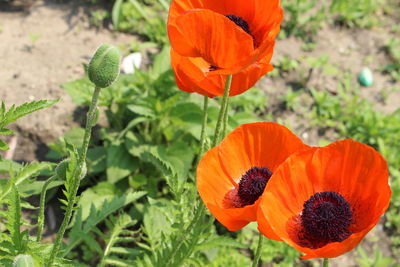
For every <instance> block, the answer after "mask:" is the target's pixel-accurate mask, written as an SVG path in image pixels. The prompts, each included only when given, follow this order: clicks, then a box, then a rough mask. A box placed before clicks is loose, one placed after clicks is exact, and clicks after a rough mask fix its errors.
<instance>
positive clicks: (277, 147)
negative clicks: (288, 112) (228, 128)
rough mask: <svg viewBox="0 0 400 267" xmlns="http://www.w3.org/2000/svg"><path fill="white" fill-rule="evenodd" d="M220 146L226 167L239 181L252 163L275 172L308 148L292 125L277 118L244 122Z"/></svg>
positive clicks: (252, 165)
mask: <svg viewBox="0 0 400 267" xmlns="http://www.w3.org/2000/svg"><path fill="white" fill-rule="evenodd" d="M219 147H220V153H219V157H220V161H221V162H222V165H223V168H224V169H225V170H226V172H227V173H228V175H229V176H230V177H232V178H233V179H234V180H235V181H236V182H238V180H239V179H240V178H241V176H242V175H243V174H244V173H245V172H246V171H247V170H248V169H250V168H251V167H267V168H268V169H270V170H271V171H272V172H274V170H275V169H276V168H277V167H278V166H279V165H280V164H281V163H282V162H283V161H284V160H285V159H286V158H287V157H289V156H290V155H291V154H293V153H295V152H297V151H300V150H303V149H307V148H308V146H307V145H305V144H304V143H303V142H302V141H301V140H300V139H299V138H298V137H297V136H296V135H294V134H293V133H292V132H291V131H290V130H289V129H287V128H286V127H285V126H282V125H280V124H278V123H274V122H258V123H248V124H243V125H241V126H239V127H238V128H236V129H235V131H233V132H232V133H231V134H230V135H228V136H227V137H226V138H225V139H224V141H223V142H221V144H220V145H219Z"/></svg>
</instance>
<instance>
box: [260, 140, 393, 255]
mask: <svg viewBox="0 0 400 267" xmlns="http://www.w3.org/2000/svg"><path fill="white" fill-rule="evenodd" d="M326 191H333V192H337V193H339V194H340V195H342V196H343V197H344V199H345V200H347V202H348V203H349V205H350V207H351V210H352V219H353V221H352V224H351V225H350V227H349V231H350V232H351V235H350V236H349V237H348V238H347V239H344V240H343V241H341V242H331V243H328V244H327V245H325V246H322V247H320V248H317V249H312V248H309V247H304V246H300V245H299V242H297V241H298V240H296V235H297V234H298V233H300V230H301V228H302V225H301V223H300V221H299V214H301V212H302V210H303V205H304V202H305V201H307V200H308V199H310V197H311V196H313V195H314V194H316V193H319V192H326ZM390 196H391V191H390V187H389V185H388V171H387V165H386V162H385V160H384V159H383V157H382V156H381V155H380V154H379V153H378V152H376V151H375V150H374V149H373V148H371V147H368V146H366V145H364V144H361V143H358V142H356V141H353V140H350V139H347V140H343V141H338V142H335V143H333V144H331V145H329V146H327V147H323V148H311V149H309V150H307V151H303V152H298V153H296V154H293V155H292V156H290V157H289V158H288V159H287V160H286V161H285V162H284V163H283V164H282V165H280V166H279V167H278V169H277V170H276V172H274V174H273V175H272V177H271V178H270V181H269V182H268V184H267V186H266V188H265V191H264V194H263V197H262V199H261V201H260V205H259V209H260V210H261V211H262V213H263V214H264V215H265V216H266V218H267V221H268V222H269V224H270V226H271V227H272V229H273V231H274V232H275V233H276V234H277V235H278V236H279V237H280V238H281V239H282V240H284V241H285V242H287V243H288V244H289V245H291V246H293V247H294V248H296V249H297V250H299V251H301V252H303V253H305V254H306V255H305V256H303V258H307V259H309V258H317V257H318V258H331V257H336V256H339V255H341V254H343V253H345V252H347V251H349V250H351V249H353V248H354V247H355V246H356V245H357V244H358V243H359V242H360V241H361V240H362V238H363V237H364V236H365V235H366V234H367V233H368V232H369V231H370V230H371V229H372V228H373V227H374V226H375V225H376V224H377V223H378V221H379V217H380V216H381V215H382V214H383V212H384V211H385V210H386V209H387V207H388V205H389V201H390ZM259 223H262V222H260V221H259Z"/></svg>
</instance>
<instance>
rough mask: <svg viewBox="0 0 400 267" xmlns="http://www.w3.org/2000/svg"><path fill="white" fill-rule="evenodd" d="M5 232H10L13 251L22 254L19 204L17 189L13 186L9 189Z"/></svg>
mask: <svg viewBox="0 0 400 267" xmlns="http://www.w3.org/2000/svg"><path fill="white" fill-rule="evenodd" d="M6 226H7V230H8V231H9V232H10V236H11V240H12V242H13V245H14V247H15V249H16V250H17V251H18V252H22V235H21V231H20V227H21V202H20V198H19V193H18V189H17V187H16V186H15V184H13V185H12V186H11V189H10V194H9V199H8V212H7V224H6Z"/></svg>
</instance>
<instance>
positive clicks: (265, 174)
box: [238, 167, 272, 206]
mask: <svg viewBox="0 0 400 267" xmlns="http://www.w3.org/2000/svg"><path fill="white" fill-rule="evenodd" d="M271 176H272V172H271V171H270V170H269V169H268V168H266V167H252V168H251V169H249V170H248V171H247V172H246V173H245V174H243V176H242V178H240V181H239V190H238V196H239V198H240V202H241V204H242V206H246V205H251V204H254V202H256V200H257V199H258V198H259V197H260V196H261V195H262V193H263V192H264V188H265V186H266V185H267V183H268V180H269V178H270V177H271Z"/></svg>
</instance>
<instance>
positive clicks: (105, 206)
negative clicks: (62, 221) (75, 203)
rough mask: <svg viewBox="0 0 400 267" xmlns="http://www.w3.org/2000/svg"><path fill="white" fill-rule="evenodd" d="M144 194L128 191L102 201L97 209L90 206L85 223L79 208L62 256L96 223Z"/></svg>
mask: <svg viewBox="0 0 400 267" xmlns="http://www.w3.org/2000/svg"><path fill="white" fill-rule="evenodd" d="M145 194H146V192H141V191H138V192H132V191H130V190H128V191H127V192H126V193H125V194H124V195H122V196H114V197H113V198H112V199H111V200H104V202H103V203H102V204H101V205H100V206H98V207H95V206H94V205H93V206H92V205H91V209H90V213H89V215H88V216H87V220H86V221H84V220H82V209H83V207H82V206H79V208H78V210H77V212H76V215H75V217H74V220H73V222H74V224H73V227H72V229H71V231H70V234H69V243H68V245H67V247H66V249H65V250H64V253H63V256H66V255H67V254H68V253H69V251H70V250H71V249H73V248H74V247H75V246H77V245H78V244H79V243H80V242H82V235H85V234H87V233H89V232H91V231H92V230H93V229H94V227H95V226H96V225H97V224H98V223H100V222H101V221H103V220H104V219H105V218H106V217H108V216H109V215H110V214H112V213H113V212H115V211H117V210H119V209H121V208H122V207H124V206H126V205H128V204H130V203H133V202H134V201H136V200H138V199H139V198H141V197H143V196H144V195H145Z"/></svg>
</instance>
